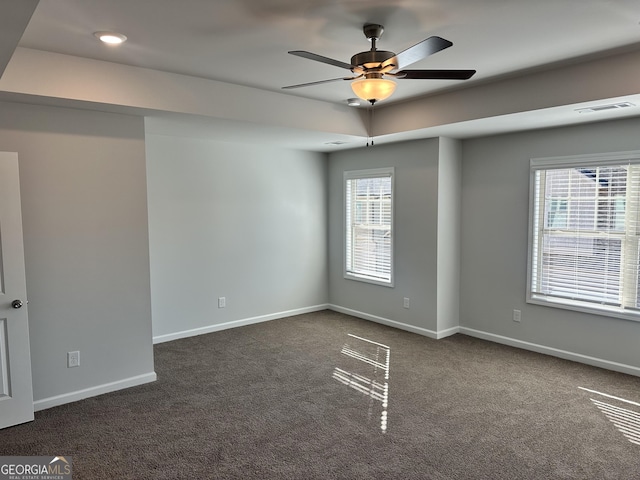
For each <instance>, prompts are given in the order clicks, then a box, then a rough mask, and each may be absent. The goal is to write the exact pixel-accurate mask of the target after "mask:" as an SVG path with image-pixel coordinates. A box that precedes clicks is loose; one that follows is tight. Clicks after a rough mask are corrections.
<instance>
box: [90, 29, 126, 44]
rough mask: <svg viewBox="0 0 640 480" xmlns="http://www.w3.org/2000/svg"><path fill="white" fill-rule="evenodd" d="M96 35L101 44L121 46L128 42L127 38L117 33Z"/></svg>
mask: <svg viewBox="0 0 640 480" xmlns="http://www.w3.org/2000/svg"><path fill="white" fill-rule="evenodd" d="M94 35H95V36H96V38H97V39H99V40H100V41H101V42H104V43H108V44H109V45H119V44H121V43H123V42H125V41H126V40H127V37H125V36H124V35H122V34H121V33H117V32H95V33H94Z"/></svg>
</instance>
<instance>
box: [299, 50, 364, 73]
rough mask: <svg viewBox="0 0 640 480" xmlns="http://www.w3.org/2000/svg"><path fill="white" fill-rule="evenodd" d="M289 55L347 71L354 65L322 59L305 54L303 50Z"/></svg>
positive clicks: (320, 56)
mask: <svg viewBox="0 0 640 480" xmlns="http://www.w3.org/2000/svg"><path fill="white" fill-rule="evenodd" d="M289 53H290V54H291V55H295V56H296V57H302V58H308V59H309V60H315V61H316V62H321V63H327V64H329V65H333V66H335V67H340V68H346V69H347V70H351V69H352V68H354V65H351V64H350V63H345V62H341V61H340V60H334V59H333V58H329V57H323V56H322V55H317V54H315V53H311V52H305V51H304V50H292V51H291V52H289Z"/></svg>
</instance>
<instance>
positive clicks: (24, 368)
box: [0, 152, 33, 428]
mask: <svg viewBox="0 0 640 480" xmlns="http://www.w3.org/2000/svg"><path fill="white" fill-rule="evenodd" d="M31 420H33V389H32V386H31V353H30V350H29V323H28V317H27V285H26V281H25V274H24V247H23V245H22V213H21V206H20V181H19V177H18V154H17V153H6V152H0V428H5V427H8V426H11V425H16V424H18V423H24V422H29V421H31Z"/></svg>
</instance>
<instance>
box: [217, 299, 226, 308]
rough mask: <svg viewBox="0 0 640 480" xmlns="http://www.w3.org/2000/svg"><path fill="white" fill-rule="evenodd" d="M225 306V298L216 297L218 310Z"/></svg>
mask: <svg viewBox="0 0 640 480" xmlns="http://www.w3.org/2000/svg"><path fill="white" fill-rule="evenodd" d="M226 306H227V299H226V298H225V297H218V308H224V307H226Z"/></svg>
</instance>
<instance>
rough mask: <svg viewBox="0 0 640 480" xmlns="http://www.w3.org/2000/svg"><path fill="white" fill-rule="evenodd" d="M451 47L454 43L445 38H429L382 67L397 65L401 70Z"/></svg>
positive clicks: (399, 54)
mask: <svg viewBox="0 0 640 480" xmlns="http://www.w3.org/2000/svg"><path fill="white" fill-rule="evenodd" d="M451 45H453V43H452V42H450V41H449V40H445V39H444V38H441V37H436V36H434V37H429V38H426V39H424V40H423V41H421V42H420V43H416V44H415V45H414V46H412V47H409V48H407V49H406V50H403V51H402V52H400V53H398V54H397V55H396V56H395V57H392V58H390V59H389V60H386V61H385V62H383V63H382V66H383V67H385V66H387V65H390V64H395V66H396V68H397V69H401V68H404V67H407V66H409V65H411V64H412V63H415V62H417V61H419V60H422V59H423V58H427V57H428V56H429V55H433V54H434V53H438V52H439V51H440V50H444V49H445V48H449V47H450V46H451Z"/></svg>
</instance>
